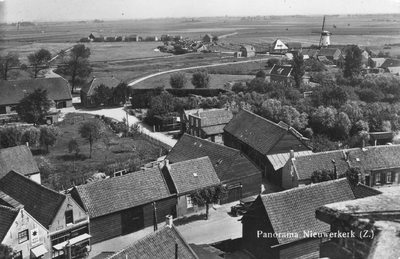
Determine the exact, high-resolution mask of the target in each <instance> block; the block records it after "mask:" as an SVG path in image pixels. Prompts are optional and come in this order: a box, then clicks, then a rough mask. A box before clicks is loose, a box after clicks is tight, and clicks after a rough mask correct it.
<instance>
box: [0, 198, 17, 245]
mask: <svg viewBox="0 0 400 259" xmlns="http://www.w3.org/2000/svg"><path fill="white" fill-rule="evenodd" d="M18 213H19V209H14V208H10V207H6V206H3V205H0V243H1V242H2V241H3V239H4V237H5V236H6V235H7V232H8V230H9V229H10V228H11V226H12V224H13V223H14V220H15V218H16V217H17V216H18Z"/></svg>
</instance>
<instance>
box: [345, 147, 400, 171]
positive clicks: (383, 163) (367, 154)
mask: <svg viewBox="0 0 400 259" xmlns="http://www.w3.org/2000/svg"><path fill="white" fill-rule="evenodd" d="M399 158H400V145H385V146H372V147H366V148H365V149H360V148H357V149H351V150H349V152H348V159H349V162H350V165H351V167H360V168H361V169H362V170H363V171H370V170H377V169H387V168H400V159H399Z"/></svg>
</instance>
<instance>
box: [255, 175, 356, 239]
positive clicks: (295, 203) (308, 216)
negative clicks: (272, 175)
mask: <svg viewBox="0 0 400 259" xmlns="http://www.w3.org/2000/svg"><path fill="white" fill-rule="evenodd" d="M352 199H355V196H354V193H353V191H352V190H351V187H350V184H349V182H348V181H347V179H345V178H343V179H339V180H333V181H327V182H323V183H318V184H313V185H308V186H305V187H299V188H294V189H290V190H287V191H283V192H277V193H272V194H266V195H261V200H262V202H263V205H264V207H265V210H266V212H267V214H268V217H269V220H270V222H271V225H272V227H273V232H274V233H298V237H295V236H284V235H278V236H277V239H278V242H279V243H280V244H286V243H291V242H293V241H296V240H299V239H303V238H304V235H303V231H304V230H308V231H313V232H314V233H321V232H328V231H329V230H330V225H328V224H326V223H324V222H321V221H319V220H317V219H316V218H315V210H316V209H317V208H319V207H321V206H323V205H325V204H328V203H334V202H340V201H347V200H352Z"/></svg>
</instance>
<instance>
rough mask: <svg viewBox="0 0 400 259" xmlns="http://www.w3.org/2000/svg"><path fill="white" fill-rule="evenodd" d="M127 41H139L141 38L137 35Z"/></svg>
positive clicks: (131, 36)
mask: <svg viewBox="0 0 400 259" xmlns="http://www.w3.org/2000/svg"><path fill="white" fill-rule="evenodd" d="M127 41H139V36H138V35H137V34H132V35H129V37H128V39H127Z"/></svg>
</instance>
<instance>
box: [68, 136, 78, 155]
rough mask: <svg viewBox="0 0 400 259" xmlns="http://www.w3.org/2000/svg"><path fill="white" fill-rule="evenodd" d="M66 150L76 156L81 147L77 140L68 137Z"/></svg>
mask: <svg viewBox="0 0 400 259" xmlns="http://www.w3.org/2000/svg"><path fill="white" fill-rule="evenodd" d="M68 151H69V153H72V152H73V153H74V156H75V157H76V156H77V155H78V154H79V152H80V151H81V149H80V148H79V145H78V141H76V139H75V138H72V139H70V141H69V142H68Z"/></svg>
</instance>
